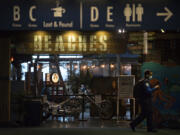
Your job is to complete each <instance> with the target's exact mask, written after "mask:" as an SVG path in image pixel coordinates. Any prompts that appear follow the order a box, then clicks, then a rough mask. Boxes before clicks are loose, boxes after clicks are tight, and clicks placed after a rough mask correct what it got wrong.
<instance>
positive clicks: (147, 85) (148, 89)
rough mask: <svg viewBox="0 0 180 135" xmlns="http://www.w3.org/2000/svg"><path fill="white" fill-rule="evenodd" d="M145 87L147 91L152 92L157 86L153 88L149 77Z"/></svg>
mask: <svg viewBox="0 0 180 135" xmlns="http://www.w3.org/2000/svg"><path fill="white" fill-rule="evenodd" d="M144 87H145V89H146V92H147V93H152V92H153V91H154V90H155V89H156V88H151V86H150V82H149V80H148V79H145V81H144Z"/></svg>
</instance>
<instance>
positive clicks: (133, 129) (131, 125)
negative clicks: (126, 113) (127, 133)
mask: <svg viewBox="0 0 180 135" xmlns="http://www.w3.org/2000/svg"><path fill="white" fill-rule="evenodd" d="M129 126H130V127H131V129H132V131H133V132H135V131H136V129H135V127H134V126H133V124H132V123H130V124H129Z"/></svg>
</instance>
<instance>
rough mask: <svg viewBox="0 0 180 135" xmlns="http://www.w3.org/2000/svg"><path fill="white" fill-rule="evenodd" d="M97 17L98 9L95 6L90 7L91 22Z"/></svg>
mask: <svg viewBox="0 0 180 135" xmlns="http://www.w3.org/2000/svg"><path fill="white" fill-rule="evenodd" d="M98 19H99V10H98V8H97V7H91V22H96V21H97V20H98Z"/></svg>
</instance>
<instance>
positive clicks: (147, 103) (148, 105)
mask: <svg viewBox="0 0 180 135" xmlns="http://www.w3.org/2000/svg"><path fill="white" fill-rule="evenodd" d="M138 103H139V104H140V107H141V113H140V115H139V116H138V117H137V118H136V119H135V120H133V121H132V122H131V125H132V126H134V127H136V126H137V125H138V124H140V123H141V122H142V121H143V120H144V119H146V120H147V130H152V129H153V118H152V117H153V109H152V99H151V98H147V99H145V100H143V101H139V102H138Z"/></svg>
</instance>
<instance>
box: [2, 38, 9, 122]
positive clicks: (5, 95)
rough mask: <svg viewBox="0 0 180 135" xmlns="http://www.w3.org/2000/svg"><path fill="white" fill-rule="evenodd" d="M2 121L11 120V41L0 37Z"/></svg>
mask: <svg viewBox="0 0 180 135" xmlns="http://www.w3.org/2000/svg"><path fill="white" fill-rule="evenodd" d="M0 62H1V63H0V122H8V121H10V79H9V78H10V42H9V40H8V39H6V38H0Z"/></svg>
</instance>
